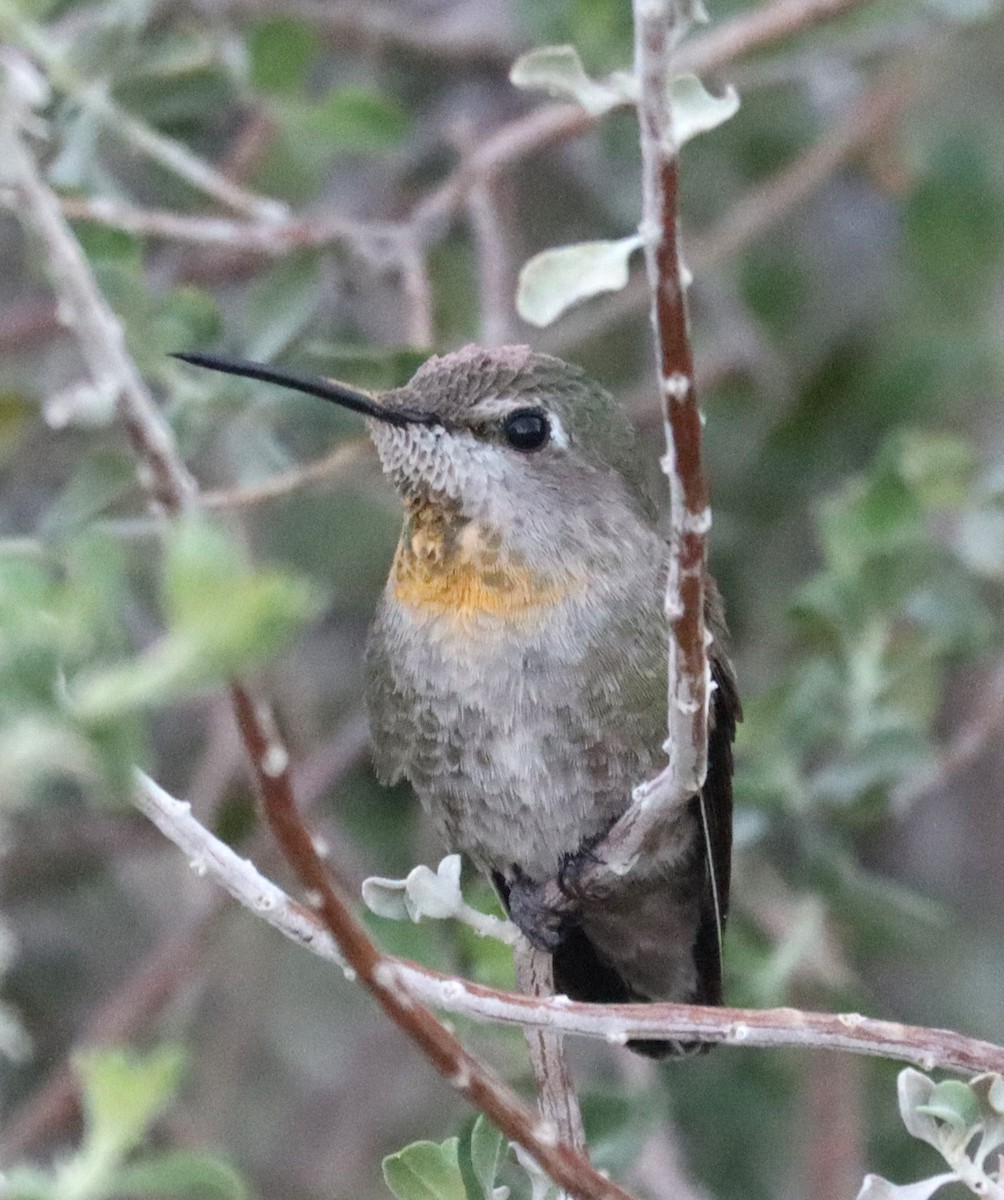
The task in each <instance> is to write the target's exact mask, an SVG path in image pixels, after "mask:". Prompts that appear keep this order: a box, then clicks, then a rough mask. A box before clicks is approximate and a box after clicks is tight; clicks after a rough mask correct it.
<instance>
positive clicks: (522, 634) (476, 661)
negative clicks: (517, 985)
mask: <svg viewBox="0 0 1004 1200" xmlns="http://www.w3.org/2000/svg"><path fill="white" fill-rule="evenodd" d="M178 357H179V358H182V359H183V360H185V361H187V362H190V363H194V364H196V365H200V366H206V367H210V368H214V369H216V370H220V371H223V372H226V373H228V374H233V375H240V376H245V377H248V378H252V379H259V380H265V381H268V382H272V383H277V384H280V385H283V386H285V387H290V388H293V389H295V390H298V391H301V392H307V393H309V394H311V395H315V396H320V397H322V398H324V399H327V400H331V401H334V402H335V403H336V404H339V405H342V406H343V407H346V408H349V409H353V410H354V411H356V412H359V413H361V414H363V415H364V416H365V417H366V418H367V427H368V431H369V434H370V436H371V438H372V440H373V442H374V444H375V447H376V451H377V455H378V457H379V459H380V463H381V465H382V467H383V470H384V472H385V473H386V474H387V475H388V476H389V477H390V480H391V481H392V483H393V485H394V487H395V489H396V491H397V494H398V496H399V497H400V500H401V502H402V505H403V508H404V524H403V528H402V532H401V538H400V541H399V543H398V546H397V550H396V553H395V555H394V559H393V562H392V564H391V567H390V574H389V578H388V580H387V584H386V587H385V589H384V592H383V595H382V597H381V599H380V602H379V606H378V609H377V613H376V617H375V620H374V622H373V625H372V628H371V630H370V634H369V639H368V643H367V648H366V656H365V661H366V674H367V684H366V704H367V708H368V713H369V721H370V730H371V737H372V744H373V753H374V763H375V768H376V771H377V775H378V777H379V778H380V779H381V781H382V782H385V783H388V784H390V783H394V782H396V781H398V780H400V779H402V778H405V779H408V780H409V781H410V782H411V784H412V786H413V788H414V790H415V792H416V794H417V796H418V798H419V800H420V802H421V804H422V806H423V808H424V809H425V811H426V812H427V813H428V815H429V816H430V817H431V820H432V822H433V824H434V825H435V827H436V829H437V830H438V832H439V835H440V836H441V838H442V840H443V842H444V843H445V846H446V847H447V848H448V849H449V850H450V851H451V852H460V853H462V854H464V855H466V856H467V857H468V858H469V859H470V860H471V861H472V862H473V863H474V864H475V865H476V866H477V867H478V868H479V869H480V870H481V871H482V872H483V873H484V874H485V875H487V877H488V878H489V879H490V880H491V881H492V883H493V884H494V886H495V888H496V890H497V892H498V894H499V897H500V899H501V902H502V904H503V905H504V907H505V909H506V911H507V912H508V914H509V916H510V918H511V919H512V920H513V921H514V922H515V924H516V925H517V926H518V927H519V928H520V929H521V930H522V932H523V933H524V934H525V935H526V937H527V938H528V939H529V940H530V942H531V943H533V944H534V945H536V946H537V947H539V948H540V949H542V950H546V951H548V952H549V953H550V954H551V955H552V960H553V967H554V981H555V988H556V990H557V991H559V992H563V993H565V994H567V995H568V996H569V997H571V998H572V999H576V1000H588V1001H598V1002H607V1003H620V1002H627V1001H644V1000H673V1001H678V1002H682V1003H692V1004H711V1005H714V1004H721V1002H722V958H721V939H722V932H723V929H724V925H725V919H726V915H727V912H728V903H729V874H730V857H731V841H732V828H731V826H732V741H733V737H734V734H735V726H736V721H737V720H739V719H740V718H741V709H740V704H739V699H738V695H737V690H736V680H735V676H734V673H733V669H732V666H731V663H730V661H729V658H728V656H727V652H726V648H725V637H726V628H725V622H724V617H723V611H722V603H721V599H720V597H719V594H718V591H717V588H716V587H715V585H714V582H713V580H712V579H711V577H710V575H709V576H707V578H706V581H705V583H706V587H705V596H706V611H705V621H706V624H707V628H708V631H709V634H710V638H711V640H710V645H709V660H710V666H711V678H712V691H711V702H710V712H709V739H708V771H707V777H706V780H705V783H704V786H703V789H702V791H701V793H700V794H699V795H697V796H694V797H693V798H692V799H691V801H690V802H689V804H688V806H687V807H686V809H685V811H684V813H683V814H682V816H681V817H680V819H679V820H677V821H674V822H673V823H672V828H667V829H666V831H665V836H664V837H663V838H662V842H661V844H655V845H653V846H652V847H651V848H650V852H649V853H648V854H647V856H646V857H644V858H643V860H641V861H639V862H638V863H637V864H636V865H635V866H634V867H633V868H632V870H631V871H630V872H629V873H628V874H626V875H624V876H622V877H621V878H620V880H619V884H618V887H617V888H616V889H615V891H614V893H613V894H612V895H610V894H605V895H604V896H603V898H602V899H595V898H591V897H590V896H589V895H588V894H578V893H575V892H574V890H570V889H568V888H566V887H565V881H566V880H570V879H573V878H574V875H575V870H576V866H577V865H581V864H582V863H583V862H588V861H589V860H590V859H591V858H592V857H594V850H595V849H596V848H598V847H599V844H600V843H601V842H602V839H603V836H604V834H605V833H606V832H607V831H608V830H609V829H610V827H611V825H612V824H613V823H614V822H615V821H616V820H617V818H618V817H619V816H621V814H622V813H623V812H624V811H625V809H626V808H627V806H628V804H629V803H630V801H631V793H632V786H633V785H635V784H637V783H639V782H641V781H642V780H645V779H647V778H650V777H651V776H653V775H654V774H656V773H657V771H658V770H659V769H660V766H661V765H662V764H661V761H660V759H661V756H662V755H663V754H664V749H663V743H664V741H665V737H666V713H667V669H668V668H667V628H666V620H665V615H664V596H665V584H666V574H667V560H668V552H667V545H666V541H665V539H664V537H663V535H662V534H661V533H660V531H659V527H658V518H657V511H656V507H655V505H654V502H653V499H652V497H651V495H650V494H649V491H648V489H647V487H646V484H645V481H644V475H645V472H644V463H643V456H642V454H641V451H640V447H639V445H638V441H637V438H636V435H635V433H634V431H633V428H632V426H631V424H630V423H629V421H628V420H627V418H626V417H625V415H624V414H623V413H622V412H621V411H620V409H619V408H618V406H617V404H616V403H615V401H614V400H613V398H612V397H611V395H610V394H609V393H608V392H607V391H606V390H604V389H603V388H602V387H601V386H600V385H599V384H597V383H595V382H594V381H593V380H591V379H590V378H588V377H587V375H586V374H585V373H584V372H583V371H582V370H581V369H580V368H578V367H576V366H572V365H570V364H568V363H565V362H563V361H561V360H560V359H557V358H554V357H551V356H549V355H546V354H540V353H535V352H534V351H532V350H531V349H530V348H529V347H526V346H503V347H500V348H494V349H483V348H480V347H477V346H467V347H465V348H464V349H461V350H457V351H455V352H453V353H450V354H445V355H443V356H441V357H432V358H430V359H428V361H426V362H425V363H424V364H423V365H422V366H421V367H420V368H419V369H418V371H417V372H416V373H415V375H414V376H413V377H412V379H411V380H410V382H408V383H407V384H405V385H404V386H403V387H399V388H395V389H393V390H390V391H387V392H384V393H381V394H379V395H371V394H369V393H366V392H363V391H359V390H356V389H353V388H350V387H347V386H346V385H344V384H341V383H338V382H336V381H334V380H328V379H324V378H319V377H315V376H310V375H304V374H301V373H299V372H296V371H292V370H286V369H285V368H278V367H273V366H267V365H264V364H257V363H248V362H241V361H235V360H231V359H226V358H220V357H215V356H210V355H201V354H199V355H178ZM554 881H558V883H559V885H560V886H561V888H562V889H563V890H564V891H565V892H566V893H567V894H568V895H570V896H571V900H570V903H569V904H566V905H563V906H562V910H561V912H560V914H559V913H556V912H555V911H554V910H553V902H552V906H551V907H550V908H549V907H548V902H547V901H545V899H544V898H543V897H544V892H545V888H546V886H547V885H548V884H552V883H553V882H554ZM549 894H550V895H553V889H552V890H551V892H550V893H549ZM629 1046H630V1048H631V1049H633V1050H636V1051H638V1052H639V1053H643V1054H647V1055H649V1056H652V1057H666V1056H670V1055H682V1054H686V1053H689V1052H691V1051H693V1050H695V1049H697V1047H695V1046H692V1045H691V1044H689V1043H686V1042H678V1041H669V1040H667V1041H643V1040H638V1041H634V1042H630V1043H629Z"/></svg>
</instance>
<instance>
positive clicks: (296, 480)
mask: <svg viewBox="0 0 1004 1200" xmlns="http://www.w3.org/2000/svg"><path fill="white" fill-rule="evenodd" d="M372 457H373V443H372V442H371V441H370V439H369V438H352V439H351V440H350V441H346V442H341V443H340V444H339V445H337V446H336V447H335V448H334V449H333V450H332V451H331V453H330V454H326V455H325V456H324V457H323V458H319V459H317V460H316V461H315V462H310V463H306V464H304V465H303V466H301V467H296V468H295V469H293V470H292V471H284V472H283V473H282V474H280V475H272V476H270V477H269V478H268V479H265V480H263V481H262V482H261V483H256V484H253V485H251V486H249V487H242V488H221V489H220V490H219V491H214V492H202V493H201V494H200V496H199V505H200V506H201V507H202V508H209V509H222V508H251V507H253V506H254V505H256V504H264V503H266V502H267V501H269V500H275V499H277V498H278V497H280V496H288V495H290V494H291V493H293V492H298V491H300V490H301V489H303V488H307V487H310V486H312V485H313V484H317V483H330V482H331V480H333V479H337V478H338V477H339V476H341V475H343V474H344V473H345V472H347V471H348V470H350V469H351V468H352V467H355V466H357V465H358V464H359V463H361V462H365V461H366V460H367V459H368V458H372Z"/></svg>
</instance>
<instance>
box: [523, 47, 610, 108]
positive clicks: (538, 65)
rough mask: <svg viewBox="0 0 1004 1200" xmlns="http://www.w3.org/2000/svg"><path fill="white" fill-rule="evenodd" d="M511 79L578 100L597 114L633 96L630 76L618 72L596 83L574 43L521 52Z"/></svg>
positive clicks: (551, 94)
mask: <svg viewBox="0 0 1004 1200" xmlns="http://www.w3.org/2000/svg"><path fill="white" fill-rule="evenodd" d="M509 82H510V83H512V84H513V86H514V87H518V88H523V89H524V90H527V91H543V92H547V94H548V95H549V96H558V97H563V98H565V99H568V100H576V101H578V103H579V104H581V105H582V107H583V108H584V109H585V110H586V112H588V113H591V114H592V115H593V116H594V117H598V116H599V115H600V114H601V113H605V112H608V111H609V110H610V109H611V108H616V107H617V106H618V105H619V104H626V103H629V102H630V101H631V100H632V96H631V95H630V94H629V86H628V85H629V82H630V76H622V75H619V74H615V75H612V76H611V77H610V79H609V80H606V81H604V82H603V83H597V82H596V80H594V79H590V78H589V76H588V75H587V74H586V70H585V67H583V65H582V59H581V58H579V52H578V50H576V49H575V47H574V46H541V47H540V48H539V49H537V50H531V51H529V52H528V53H527V54H523V55H521V56H520V57H519V58H517V59H516V61H515V62H514V63H513V65H512V69H511V70H510V71H509Z"/></svg>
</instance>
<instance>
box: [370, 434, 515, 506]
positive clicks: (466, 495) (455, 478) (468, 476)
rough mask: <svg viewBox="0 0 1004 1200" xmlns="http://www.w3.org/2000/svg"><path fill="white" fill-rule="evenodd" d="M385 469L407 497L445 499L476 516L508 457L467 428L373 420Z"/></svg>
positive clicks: (374, 437)
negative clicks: (451, 428)
mask: <svg viewBox="0 0 1004 1200" xmlns="http://www.w3.org/2000/svg"><path fill="white" fill-rule="evenodd" d="M367 424H368V426H369V432H370V436H371V437H372V439H373V443H374V445H375V446H376V451H377V455H378V456H379V458H380V465H381V466H382V467H383V469H384V472H385V473H386V474H387V475H389V476H390V478H391V479H392V480H393V482H394V486H395V487H396V488H397V489H398V491H399V492H400V493H401V495H402V496H404V497H405V498H410V497H412V496H416V495H431V496H441V497H444V498H446V499H449V500H453V501H456V502H458V503H460V504H461V505H462V507H463V508H464V509H465V510H466V511H467V512H469V513H470V514H471V515H475V514H476V513H477V511H478V510H479V509H480V508H481V507H482V505H483V504H484V502H485V498H486V496H487V495H488V492H489V490H490V488H491V486H492V485H493V484H494V483H495V482H497V481H498V480H499V479H500V478H501V477H502V473H503V471H504V470H505V463H504V461H503V458H504V456H503V453H502V451H501V450H500V449H499V447H497V446H490V445H486V444H485V443H484V442H482V441H479V440H478V439H477V438H475V437H474V436H473V435H472V434H470V433H467V432H466V431H464V430H460V431H457V432H452V431H448V430H446V429H444V428H443V427H442V426H440V425H432V426H429V425H404V426H399V425H388V424H386V423H384V422H382V421H369V422H367Z"/></svg>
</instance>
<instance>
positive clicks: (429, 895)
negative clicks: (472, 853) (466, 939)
mask: <svg viewBox="0 0 1004 1200" xmlns="http://www.w3.org/2000/svg"><path fill="white" fill-rule="evenodd" d="M405 904H406V905H407V906H408V913H409V915H410V916H411V919H412V920H413V921H420V920H421V919H422V917H432V918H433V919H434V920H442V919H443V918H445V917H453V916H456V915H457V913H458V912H459V911H460V910H461V909H462V908H463V906H464V897H463V895H462V894H461V891H460V855H459V854H450V855H448V856H447V857H446V858H444V859H443V861H442V862H441V863H440V864H439V869H438V870H437V871H435V872H433V871H431V870H430V869H429V868H428V867H426V866H418V867H415V868H414V869H413V870H412V871H410V872H409V874H408V878H407V880H406V885H405Z"/></svg>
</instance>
